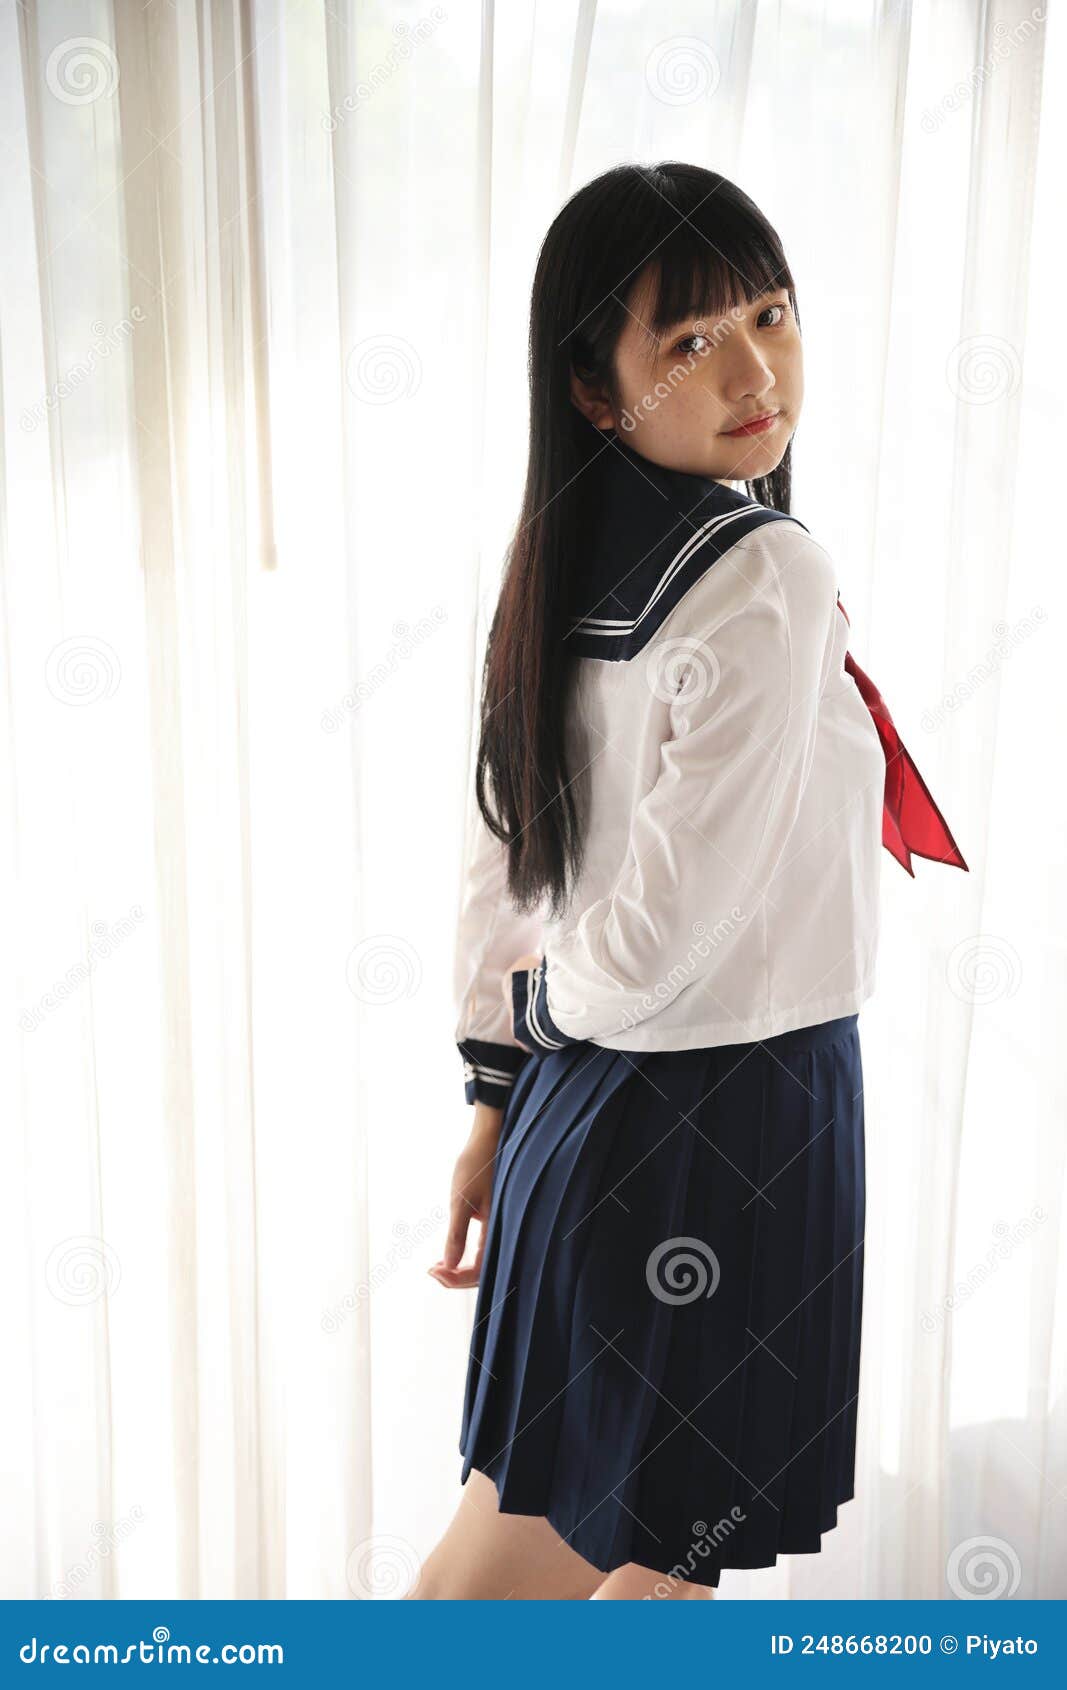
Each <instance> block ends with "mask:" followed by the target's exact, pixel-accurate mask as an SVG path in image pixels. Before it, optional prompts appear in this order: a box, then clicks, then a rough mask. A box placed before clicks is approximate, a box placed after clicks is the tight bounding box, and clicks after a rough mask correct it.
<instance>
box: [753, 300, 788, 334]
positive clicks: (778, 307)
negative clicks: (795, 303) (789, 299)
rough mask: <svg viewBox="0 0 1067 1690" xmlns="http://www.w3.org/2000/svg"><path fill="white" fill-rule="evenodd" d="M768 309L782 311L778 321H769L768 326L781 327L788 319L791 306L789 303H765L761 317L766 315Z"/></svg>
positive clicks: (772, 327)
mask: <svg viewBox="0 0 1067 1690" xmlns="http://www.w3.org/2000/svg"><path fill="white" fill-rule="evenodd" d="M768 311H778V312H779V313H780V316H779V317H778V320H777V322H774V323H768V324H767V327H768V328H770V329H780V328H781V326H782V324H783V323H784V322H785V319H786V317H787V315H788V313H789V306H788V305H778V304H775V305H765V306H764V307H763V310H762V311H761V312H760V316H761V317H763V316H765V315H766V313H767V312H768Z"/></svg>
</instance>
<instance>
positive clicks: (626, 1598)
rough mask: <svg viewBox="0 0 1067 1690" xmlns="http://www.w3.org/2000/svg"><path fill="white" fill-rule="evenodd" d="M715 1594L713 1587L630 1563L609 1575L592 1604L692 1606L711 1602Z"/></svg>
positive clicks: (634, 1562)
mask: <svg viewBox="0 0 1067 1690" xmlns="http://www.w3.org/2000/svg"><path fill="white" fill-rule="evenodd" d="M714 1594H715V1591H714V1588H713V1586H712V1585H710V1584H694V1583H693V1582H692V1580H691V1579H679V1578H671V1577H670V1576H669V1575H668V1574H667V1573H658V1572H657V1571H656V1570H655V1568H654V1567H642V1566H639V1564H638V1563H637V1562H636V1561H627V1563H626V1565H625V1567H616V1568H615V1571H614V1572H613V1573H609V1574H608V1576H607V1578H606V1579H605V1580H604V1582H603V1584H602V1585H601V1586H600V1589H599V1590H595V1591H594V1592H593V1600H594V1601H601V1602H640V1601H643V1600H644V1598H645V1597H646V1596H647V1597H649V1598H650V1599H651V1600H652V1601H654V1602H657V1601H667V1602H670V1601H674V1602H693V1601H698V1602H700V1601H704V1602H706V1601H710V1600H711V1598H712V1597H713V1596H714Z"/></svg>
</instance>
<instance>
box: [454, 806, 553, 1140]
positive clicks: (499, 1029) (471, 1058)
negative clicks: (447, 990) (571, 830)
mask: <svg viewBox="0 0 1067 1690" xmlns="http://www.w3.org/2000/svg"><path fill="white" fill-rule="evenodd" d="M542 933H543V920H542V917H541V915H540V914H534V915H520V914H518V913H517V912H516V910H515V908H514V906H513V905H512V903H511V899H510V897H509V895H508V890H507V847H506V845H504V843H503V842H502V841H501V840H499V839H497V838H496V836H495V835H494V834H492V833H490V831H489V829H488V828H487V827H486V825H485V821H484V818H483V816H482V813H481V811H480V810H479V808H478V805H477V802H476V800H475V798H474V795H473V790H472V792H471V794H470V795H469V801H468V818H467V851H466V854H465V862H464V874H463V883H462V889H461V895H460V904H459V919H458V922H457V927H456V946H455V1001H456V1015H457V1020H456V1030H455V1039H456V1044H457V1046H458V1048H459V1053H460V1056H461V1057H462V1059H463V1077H464V1095H465V1097H466V1099H467V1102H468V1103H491V1104H493V1105H495V1106H496V1107H497V1108H503V1107H504V1105H505V1104H506V1102H507V1099H508V1093H509V1092H510V1090H511V1087H512V1085H513V1084H514V1081H515V1077H516V1075H517V1074H518V1072H519V1070H520V1069H521V1068H522V1066H523V1064H524V1063H525V1062H527V1061H528V1060H529V1057H530V1052H529V1051H528V1050H525V1049H523V1046H522V1045H520V1044H519V1042H518V1040H517V1039H516V1037H515V1035H514V1032H513V1031H512V1023H511V1016H510V1014H509V1012H508V1008H507V1005H506V1004H505V1002H504V998H503V990H502V988H503V980H504V974H505V971H506V970H507V968H508V965H509V964H510V963H512V962H513V961H514V960H515V958H516V957H517V956H519V955H520V954H522V953H524V952H527V951H530V952H535V951H536V952H538V953H539V952H540V950H541V944H542Z"/></svg>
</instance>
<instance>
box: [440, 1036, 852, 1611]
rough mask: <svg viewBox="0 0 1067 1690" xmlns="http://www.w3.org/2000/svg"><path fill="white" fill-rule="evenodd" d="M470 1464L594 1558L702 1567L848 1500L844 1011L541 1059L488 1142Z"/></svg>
mask: <svg viewBox="0 0 1067 1690" xmlns="http://www.w3.org/2000/svg"><path fill="white" fill-rule="evenodd" d="M486 1226H487V1231H486V1242H485V1254H484V1260H483V1266H482V1273H481V1278H480V1282H479V1287H478V1296H477V1303H476V1308H475V1315H474V1326H473V1332H472V1339H471V1349H470V1359H469V1364H468V1369H467V1381H466V1391H465V1396H464V1403H463V1416H462V1428H461V1433H460V1444H459V1447H460V1452H461V1454H462V1456H463V1466H462V1472H461V1481H462V1482H463V1483H465V1482H466V1480H467V1478H468V1476H469V1474H470V1471H471V1469H472V1468H474V1469H476V1470H477V1471H479V1472H481V1473H485V1474H486V1475H487V1476H488V1477H489V1478H491V1479H492V1480H493V1482H494V1483H495V1485H496V1489H497V1493H498V1498H499V1506H500V1509H501V1511H503V1512H505V1513H517V1514H536V1515H542V1516H544V1517H545V1518H546V1519H547V1520H548V1522H549V1523H550V1525H552V1526H553V1527H554V1528H555V1530H556V1531H557V1532H558V1533H559V1534H560V1536H561V1537H563V1538H565V1539H566V1541H567V1542H568V1543H569V1544H570V1545H571V1547H572V1548H573V1549H575V1550H576V1551H577V1552H578V1554H579V1555H581V1556H583V1557H584V1558H585V1559H586V1560H587V1561H589V1562H590V1563H591V1564H592V1565H593V1566H595V1567H597V1568H599V1569H601V1570H602V1571H603V1572H604V1573H605V1574H607V1573H608V1572H610V1571H611V1570H612V1569H613V1568H615V1567H619V1566H622V1565H624V1564H625V1563H626V1562H630V1561H634V1562H637V1563H638V1564H639V1565H641V1566H644V1567H650V1568H653V1569H656V1570H658V1571H661V1572H664V1573H672V1574H673V1575H674V1576H675V1577H679V1578H686V1579H691V1580H694V1581H695V1582H697V1583H700V1584H706V1585H717V1584H718V1582H719V1574H720V1572H721V1570H722V1569H723V1568H724V1567H749V1568H752V1567H764V1566H772V1565H773V1564H774V1562H775V1560H776V1558H777V1556H778V1555H780V1554H790V1555H795V1554H802V1553H812V1552H815V1551H817V1550H819V1549H820V1548H821V1537H822V1534H823V1533H824V1532H827V1531H829V1530H830V1529H831V1528H832V1527H833V1526H835V1525H836V1523H837V1511H838V1508H839V1506H840V1505H841V1503H843V1502H846V1501H848V1500H849V1498H851V1497H852V1495H853V1484H854V1473H855V1449H856V1411H857V1394H858V1390H859V1359H860V1320H861V1301H862V1287H863V1229H864V1137H863V1076H862V1070H861V1062H860V1045H859V1030H858V1016H857V1015H847V1016H842V1017H839V1018H838V1019H836V1020H832V1021H825V1022H821V1023H819V1024H818V1025H816V1026H812V1027H805V1028H802V1029H799V1030H796V1031H791V1032H787V1033H781V1034H778V1035H776V1036H775V1037H774V1038H771V1039H766V1040H763V1041H761V1042H759V1043H756V1044H733V1045H718V1046H714V1047H705V1048H701V1049H696V1050H686V1051H655V1052H638V1051H613V1050H607V1049H605V1048H604V1047H603V1046H600V1045H595V1044H592V1043H590V1042H586V1041H583V1042H581V1043H578V1044H572V1045H567V1046H565V1047H564V1049H562V1050H560V1051H553V1052H551V1053H550V1054H546V1055H545V1056H543V1057H542V1056H536V1057H534V1058H532V1059H531V1060H530V1061H529V1062H527V1063H526V1064H525V1066H524V1067H523V1069H522V1070H521V1071H520V1073H519V1076H518V1078H517V1080H516V1081H515V1084H514V1087H513V1089H512V1093H511V1096H510V1098H509V1101H508V1105H507V1109H506V1111H505V1114H504V1119H503V1122H502V1126H501V1134H500V1141H499V1145H498V1148H497V1155H496V1163H495V1171H494V1182H493V1194H492V1203H491V1208H490V1213H489V1217H488V1220H487V1223H486Z"/></svg>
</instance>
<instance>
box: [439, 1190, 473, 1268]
mask: <svg viewBox="0 0 1067 1690" xmlns="http://www.w3.org/2000/svg"><path fill="white" fill-rule="evenodd" d="M470 1218H471V1206H470V1204H469V1203H468V1202H467V1199H466V1198H465V1197H464V1195H463V1193H462V1192H461V1191H457V1192H454V1193H453V1195H452V1207H451V1213H450V1215H449V1222H448V1235H447V1237H446V1239H445V1248H444V1252H443V1254H442V1256H441V1261H442V1263H443V1264H444V1266H445V1267H448V1268H454V1267H456V1266H457V1264H458V1263H459V1262H460V1261H461V1260H462V1258H463V1252H464V1250H465V1249H466V1247H467V1227H468V1225H469V1224H470Z"/></svg>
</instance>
